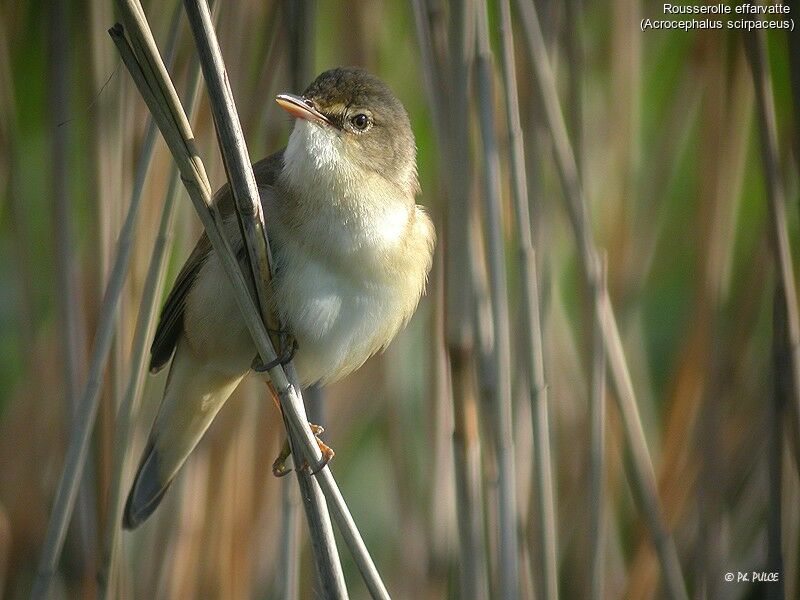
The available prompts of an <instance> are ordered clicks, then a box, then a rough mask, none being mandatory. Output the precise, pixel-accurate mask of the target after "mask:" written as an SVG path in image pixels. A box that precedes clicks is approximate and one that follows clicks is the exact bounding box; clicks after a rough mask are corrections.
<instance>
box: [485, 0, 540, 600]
mask: <svg viewBox="0 0 800 600" xmlns="http://www.w3.org/2000/svg"><path fill="white" fill-rule="evenodd" d="M475 8H476V13H475V14H476V23H475V24H476V31H477V46H476V57H475V74H476V81H475V85H476V88H477V93H478V121H479V123H480V132H481V142H482V147H483V184H484V190H483V199H484V218H485V222H484V234H485V236H486V261H487V266H488V271H489V286H490V297H491V304H492V324H493V329H494V345H493V347H492V362H493V369H494V372H495V375H496V379H495V381H494V384H495V397H494V402H495V404H494V406H492V409H493V411H494V414H493V415H492V418H493V420H494V423H493V425H494V428H495V431H496V433H495V443H496V452H497V455H496V460H497V474H498V506H497V511H498V512H497V521H498V527H499V548H498V556H499V575H500V597H501V598H505V599H508V600H513V599H515V598H518V596H519V548H518V539H517V494H516V481H517V478H516V466H515V458H514V438H513V426H512V421H513V412H514V411H513V405H512V400H511V341H510V338H511V335H510V330H509V322H508V284H507V282H506V261H505V250H504V243H503V230H502V220H503V217H502V196H501V191H500V185H501V174H500V153H499V150H498V147H497V138H496V135H495V129H494V127H495V123H494V98H493V91H494V81H493V77H494V74H493V66H492V50H491V47H490V44H489V25H488V14H487V10H488V9H487V5H486V2H485V0H484V1H481V2H477V3H476V6H475ZM550 516H552V515H550ZM549 526H551V527H552V523H550V524H549Z"/></svg>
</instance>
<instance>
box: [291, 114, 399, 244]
mask: <svg viewBox="0 0 800 600" xmlns="http://www.w3.org/2000/svg"><path fill="white" fill-rule="evenodd" d="M345 136H346V134H342V133H341V132H339V131H337V130H335V129H333V128H330V127H321V126H319V125H316V124H314V123H309V122H308V121H305V120H303V119H298V120H297V121H296V122H295V127H294V130H293V131H292V134H291V135H290V136H289V143H288V144H287V146H286V151H285V152H284V165H285V166H284V169H283V173H282V175H281V178H282V183H283V184H284V185H285V186H286V187H287V188H288V189H289V190H291V194H292V196H294V197H295V198H296V199H297V201H298V208H300V207H301V206H302V207H303V208H304V209H305V210H303V214H302V217H303V218H302V219H301V222H305V223H306V224H307V225H308V226H309V231H308V232H306V233H308V234H309V235H322V236H323V238H325V237H329V238H330V237H333V238H334V239H328V240H324V241H327V242H328V243H331V242H334V243H337V244H341V245H342V246H343V248H342V249H345V248H347V249H352V248H353V247H354V246H365V245H366V246H372V247H373V248H374V247H375V246H379V247H386V246H392V245H395V244H397V243H399V241H400V240H401V239H402V236H403V234H404V232H405V231H406V229H407V227H408V226H409V221H410V219H411V218H412V216H413V214H414V198H413V196H410V195H408V194H406V193H404V192H403V191H402V190H401V189H400V188H398V187H397V186H396V185H394V184H393V183H391V182H390V181H388V180H387V179H385V178H384V177H382V176H381V175H380V174H379V173H376V172H374V171H369V170H366V169H363V168H361V167H360V166H359V165H358V164H357V163H356V162H354V161H352V160H350V159H349V158H348V156H347V152H348V148H347V147H346V146H345V145H346V144H347V143H348V140H347V139H346V137H345ZM298 216H299V215H298ZM326 234H329V235H326ZM320 241H323V240H320ZM331 250H335V248H331Z"/></svg>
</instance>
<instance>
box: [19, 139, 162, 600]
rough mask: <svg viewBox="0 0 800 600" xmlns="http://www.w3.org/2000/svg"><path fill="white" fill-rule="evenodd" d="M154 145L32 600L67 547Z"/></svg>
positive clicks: (110, 289)
mask: <svg viewBox="0 0 800 600" xmlns="http://www.w3.org/2000/svg"><path fill="white" fill-rule="evenodd" d="M154 144H155V134H154V133H153V135H151V136H150V139H149V140H148V141H147V143H145V144H144V145H143V146H142V151H141V153H140V156H139V162H138V166H137V170H138V174H137V182H140V184H139V185H137V186H135V187H134V189H133V191H132V193H131V200H130V204H129V206H128V212H127V215H126V217H125V222H124V224H123V226H122V229H121V231H120V234H119V239H118V240H117V250H116V254H115V257H114V262H113V266H112V268H111V273H110V276H109V279H108V284H107V286H106V291H105V294H104V296H103V303H102V305H101V308H100V317H99V321H98V326H97V332H96V334H95V337H94V342H93V346H92V355H91V359H90V362H89V372H88V376H87V379H86V385H85V387H84V389H83V392H82V394H81V397H80V400H79V401H78V403H77V405H76V409H75V414H74V417H73V423H72V427H71V432H70V441H69V446H68V448H67V456H66V459H65V462H64V470H63V472H62V475H61V479H60V481H59V485H58V490H57V492H56V498H55V502H54V505H53V510H52V513H51V516H50V522H49V523H48V528H47V534H46V537H45V542H44V546H43V548H42V555H41V558H40V563H39V568H38V571H37V574H36V580H35V582H34V586H33V592H32V598H34V599H38V598H46V597H47V596H48V595H49V590H50V586H51V584H52V579H53V576H54V575H55V571H56V566H57V564H58V559H59V557H60V555H61V550H62V549H63V546H64V538H65V536H66V531H67V526H68V525H69V521H70V517H71V515H72V511H73V509H74V507H75V499H76V495H77V492H78V486H79V484H80V481H81V479H82V477H83V473H84V471H85V467H86V459H87V453H88V449H89V442H90V440H91V434H92V430H93V429H94V424H95V419H96V417H97V409H98V405H99V400H100V390H101V387H102V385H103V373H104V371H105V365H106V362H107V360H108V355H109V351H110V349H111V342H112V340H113V338H114V326H115V322H116V314H117V310H118V308H119V300H120V296H121V293H122V288H123V285H124V283H125V278H126V276H127V273H128V268H129V266H130V258H131V252H132V249H133V237H134V233H135V228H136V221H137V216H138V213H139V207H140V206H141V200H142V189H143V184H144V180H145V178H146V175H147V171H148V170H149V167H150V163H151V160H152V157H153V147H154Z"/></svg>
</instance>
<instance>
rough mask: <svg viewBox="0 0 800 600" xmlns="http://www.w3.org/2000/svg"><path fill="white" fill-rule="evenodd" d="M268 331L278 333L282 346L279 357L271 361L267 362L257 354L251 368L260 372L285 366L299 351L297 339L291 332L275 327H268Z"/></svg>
mask: <svg viewBox="0 0 800 600" xmlns="http://www.w3.org/2000/svg"><path fill="white" fill-rule="evenodd" d="M267 331H269V332H270V333H274V334H277V335H278V339H279V340H280V348H278V357H277V358H275V360H271V361H269V362H268V363H267V364H264V363H263V362H261V356H259V355H258V354H256V357H255V358H254V359H253V362H252V364H251V365H250V368H251V369H253V371H256V372H258V373H264V372H265V371H269V370H270V369H274V368H275V367H277V366H278V365H281V366H282V367H285V366H286V365H288V364H289V363H290V362H291V361H292V359H293V358H294V355H295V353H296V352H297V339H296V338H295V337H294V336H293V335H292V334H291V333H289V332H288V331H281V330H274V329H268V330H267Z"/></svg>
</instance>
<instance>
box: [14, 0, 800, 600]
mask: <svg viewBox="0 0 800 600" xmlns="http://www.w3.org/2000/svg"><path fill="white" fill-rule="evenodd" d="M220 4H221V5H220V7H219V11H218V13H219V14H218V15H217V17H216V18H217V23H218V35H219V38H220V43H221V45H222V51H223V55H224V57H225V61H226V64H227V68H228V73H229V77H230V82H231V86H232V88H233V92H234V95H235V98H236V101H237V106H238V109H239V114H240V117H241V119H242V123H243V126H244V131H245V134H246V137H247V142H248V146H249V150H250V154H251V156H252V157H253V158H254V159H257V158H261V157H262V156H265V155H266V154H268V153H271V152H273V151H275V150H277V149H278V148H279V147H281V146H282V145H283V144H284V143H285V141H286V138H287V135H288V132H289V129H290V126H291V122H290V119H289V118H287V117H286V116H285V115H284V114H283V113H282V112H281V111H279V110H278V107H277V106H276V105H275V103H274V101H273V97H274V95H275V94H276V93H277V92H280V91H292V92H298V93H299V92H300V91H302V88H303V87H305V85H307V83H309V82H310V80H311V79H312V78H313V77H314V76H315V75H316V74H317V73H318V72H320V71H322V70H324V69H326V68H329V67H333V66H336V65H360V66H363V67H365V68H367V69H369V70H371V71H372V72H374V73H376V74H378V75H379V76H380V77H381V78H383V79H384V80H386V81H387V82H388V83H389V84H390V86H391V87H392V88H393V89H394V90H395V92H396V93H397V95H398V96H399V97H400V98H401V100H402V101H403V102H404V104H405V105H406V107H407V108H408V111H409V113H410V115H411V120H412V124H413V127H414V131H415V134H416V138H417V144H418V148H419V170H420V179H421V183H422V189H423V195H422V198H421V200H420V201H421V202H422V203H423V204H425V205H426V206H427V207H428V208H429V210H430V212H431V214H432V215H433V217H434V219H435V221H436V223H437V230H438V232H439V244H438V248H437V253H438V254H437V260H436V264H435V267H434V271H433V273H432V276H431V281H430V286H429V291H428V294H427V296H426V297H425V298H424V299H423V301H422V303H421V305H420V308H419V310H418V312H417V314H416V316H415V317H414V319H413V321H412V322H411V324H410V325H409V327H408V328H407V329H406V330H405V331H404V332H403V333H402V334H401V335H400V336H399V337H398V338H397V339H396V340H395V341H394V342H393V344H392V345H391V346H390V348H389V349H388V350H387V351H386V352H385V353H384V354H383V355H381V356H379V357H376V358H374V359H372V360H370V361H369V362H368V363H367V364H366V365H365V366H364V367H363V368H362V369H361V370H360V371H359V372H357V373H356V374H354V375H352V376H350V377H348V378H347V379H346V380H344V381H342V382H340V383H338V384H336V385H333V386H330V387H329V388H327V389H325V390H324V399H323V400H322V402H321V403H320V404H319V406H317V407H315V408H314V409H313V410H315V411H318V412H317V413H316V414H320V413H321V419H318V420H322V422H323V424H324V425H325V428H326V433H325V439H326V441H328V442H330V443H331V445H332V446H333V447H334V448H335V449H336V458H335V459H334V462H333V463H332V468H333V470H334V472H335V473H336V476H337V479H338V481H339V483H340V485H341V487H342V491H343V494H344V496H345V498H346V499H347V501H348V504H349V506H350V509H351V511H352V513H353V515H354V517H355V520H356V522H357V523H358V526H359V528H360V530H361V532H362V534H363V536H364V538H365V541H366V544H367V547H368V548H369V549H370V551H371V553H372V555H373V558H374V559H375V561H376V563H377V566H378V569H379V571H380V572H381V574H382V576H383V578H384V580H385V581H386V583H387V586H388V589H389V591H390V593H391V594H392V597H394V598H402V599H405V598H414V599H416V598H475V599H482V598H489V597H493V598H540V599H541V598H545V599H547V600H551V599H554V598H557V597H561V598H631V599H640V598H662V597H675V598H683V597H687V595H690V596H691V597H692V598H783V597H786V598H796V597H798V594H800V587H798V572H799V568H800V509H799V508H798V507H799V506H800V487H798V468H797V467H798V460H797V458H798V449H800V443H798V440H799V439H800V420H799V419H798V394H799V393H800V390H798V382H800V361H798V352H797V349H798V339H799V338H800V325H799V324H798V318H797V308H798V307H797V298H796V293H795V290H794V286H795V283H794V276H793V273H794V268H793V264H795V263H796V261H793V256H794V255H796V254H797V251H796V249H797V247H798V235H797V232H798V216H799V215H798V205H797V200H796V199H797V195H798V176H797V174H798V156H800V154H799V153H798V148H797V141H798V131H800V129H799V128H800V118H798V116H797V115H798V112H797V110H798V108H797V104H796V103H797V102H798V101H800V100H798V96H797V94H798V92H800V63H798V62H797V61H798V56H800V54H798V52H797V49H798V40H797V39H796V38H792V39H791V40H788V39H787V37H786V35H785V34H784V33H783V32H770V33H769V34H767V35H765V36H761V35H756V34H749V36H748V37H747V38H746V39H745V36H743V35H742V34H741V33H738V32H733V31H691V32H688V33H687V32H684V31H680V30H677V31H648V32H646V33H642V32H641V31H640V29H639V19H640V18H642V17H653V18H660V17H661V5H656V4H652V3H639V2H636V1H635V0H598V1H594V2H582V1H581V0H567V1H566V2H555V1H551V0H537V1H536V2H532V1H531V0H516V1H513V2H509V0H492V1H488V2H487V1H485V0H463V1H462V0H450V1H447V0H414V1H412V2H408V3H407V2H390V1H386V0H378V1H366V0H346V1H345V0H343V1H341V2H314V1H313V0H283V1H279V2H277V1H275V2H254V1H240V2H224V3H220ZM174 10H175V6H174V3H172V2H168V3H160V2H148V3H146V5H145V11H146V14H147V16H148V19H149V21H150V23H151V26H152V28H153V30H154V33H155V35H156V39H157V41H158V44H159V47H160V48H161V51H162V53H163V54H164V55H165V56H166V55H167V48H168V47H169V46H170V41H169V39H170V38H171V37H174V35H177V38H176V39H175V52H174V62H173V65H174V66H173V67H172V68H171V73H172V77H173V78H174V79H175V81H176V85H177V88H178V90H179V93H181V95H182V98H187V96H188V93H189V92H186V93H185V92H184V91H183V90H191V89H192V88H193V87H194V86H193V84H192V73H194V72H196V66H195V65H194V63H193V56H194V54H195V49H194V44H193V42H192V40H191V36H190V35H189V33H188V30H187V25H186V22H185V17H184V16H183V15H181V17H180V21H179V26H178V29H177V30H176V34H172V33H171V25H170V24H171V23H172V22H173V14H175V13H174ZM115 20H116V17H115V13H114V9H113V3H112V2H109V1H107V0H97V1H94V0H90V1H89V2H67V1H66V0H53V1H52V2H49V3H40V2H25V1H20V2H14V3H12V2H4V3H2V5H0V277H2V282H3V285H2V286H1V287H0V324H1V326H2V336H0V353H1V354H0V355H1V356H2V358H3V360H2V361H0V390H2V393H0V596H2V597H4V598H10V599H16V598H25V597H27V596H28V594H29V593H30V590H31V587H32V585H33V581H34V578H35V576H36V571H37V564H38V562H39V558H40V556H41V552H42V546H43V544H44V538H45V532H46V528H47V523H48V519H49V516H50V511H51V508H52V503H53V498H54V495H55V489H56V486H57V485H58V481H59V477H60V474H61V471H62V468H63V464H64V456H65V450H66V446H67V442H68V439H69V435H70V429H71V421H72V416H73V414H75V410H76V406H77V405H78V403H79V400H80V398H81V397H82V395H84V393H85V390H86V388H87V381H89V383H91V381H92V378H91V377H89V374H90V371H89V369H90V364H91V363H90V361H91V353H92V351H93V350H96V348H97V343H98V342H97V338H96V336H97V331H98V326H99V324H100V323H102V322H103V318H104V317H103V312H102V310H101V309H102V305H103V296H104V293H105V290H106V288H107V286H108V285H109V281H110V280H111V278H112V277H111V276H112V269H113V265H114V264H115V261H117V260H118V259H117V257H118V249H117V239H118V238H119V236H120V231H121V230H122V229H123V223H124V222H125V219H126V216H128V214H129V206H130V205H131V203H132V198H134V199H135V198H136V197H137V196H138V193H137V192H136V190H137V189H138V187H139V186H138V184H137V183H136V182H137V177H139V178H140V180H141V181H143V187H142V189H141V205H140V206H141V210H139V211H138V213H134V215H133V217H132V219H131V220H130V221H129V222H130V224H131V225H132V229H130V232H131V234H132V237H131V244H130V252H131V255H130V267H129V269H128V270H127V276H126V278H125V279H124V286H123V287H122V289H121V295H120V300H119V307H118V312H117V313H116V315H115V316H114V315H113V313H112V316H114V318H113V321H112V322H113V325H114V327H113V338H109V342H110V353H109V358H108V362H107V365H105V366H104V368H103V369H102V371H101V373H100V375H101V377H100V378H99V379H96V381H97V382H98V383H102V385H101V387H100V388H99V390H98V391H99V393H100V396H99V398H100V405H99V411H98V416H97V423H96V426H95V429H94V434H93V437H92V440H91V446H90V449H89V462H88V468H87V470H86V473H85V475H84V477H83V479H82V480H81V482H80V489H79V492H78V501H77V505H76V509H75V513H74V516H73V518H72V520H71V525H70V528H69V531H68V534H67V538H66V544H65V548H64V552H63V555H62V557H61V559H60V561H59V563H58V564H59V566H58V571H57V574H56V580H55V586H54V594H53V595H54V597H58V598H93V597H96V596H97V595H99V594H101V592H102V591H103V589H104V586H105V581H107V579H106V577H108V573H109V571H108V570H107V566H108V561H109V560H111V561H112V563H111V564H112V571H111V572H112V573H113V577H112V578H111V580H110V581H111V583H110V584H109V585H110V587H109V594H108V597H114V598H116V597H118V598H200V597H204V598H234V599H237V598H312V597H325V596H324V594H323V593H322V592H321V591H320V590H318V589H315V575H314V565H313V562H312V556H311V552H310V549H309V546H308V536H307V529H306V525H305V523H304V522H303V521H302V519H303V515H302V511H297V509H295V510H294V513H295V514H296V516H295V517H292V518H291V519H290V520H287V517H286V514H287V512H286V510H287V506H288V507H291V506H293V505H296V503H297V501H298V500H297V496H296V495H295V494H293V490H294V489H295V488H296V485H297V484H296V482H295V480H294V479H293V478H290V477H289V478H285V479H281V480H278V479H275V478H273V477H272V475H271V473H270V466H271V463H272V460H273V458H274V457H275V455H276V453H277V451H278V448H279V445H280V442H281V440H282V427H281V421H280V418H279V415H278V413H277V411H276V410H275V408H274V406H273V404H272V402H270V401H268V396H267V394H266V390H265V388H264V387H263V384H261V383H260V382H259V381H257V380H256V379H255V378H253V379H247V380H245V382H244V383H243V385H242V386H240V389H239V390H238V392H237V393H236V394H235V396H234V397H233V398H232V399H231V400H230V401H229V402H228V404H227V406H226V408H225V409H224V410H223V411H222V412H221V413H220V415H219V417H218V418H217V419H216V421H215V423H214V425H213V426H212V428H211V429H210V430H209V432H208V434H207V435H206V437H205V439H204V441H203V443H202V444H201V445H200V447H199V448H198V449H197V450H196V451H195V452H194V454H193V456H192V458H191V459H190V460H189V462H188V463H187V465H186V467H185V468H184V470H183V472H182V474H181V475H180V476H179V478H178V480H177V482H176V485H174V486H173V489H172V491H171V492H170V493H169V494H168V496H167V497H166V499H165V501H164V505H163V507H162V508H160V509H159V510H158V511H157V512H156V513H155V515H154V517H153V518H152V519H151V520H150V521H148V522H147V523H146V524H145V525H144V526H143V527H142V528H141V529H139V530H137V531H136V532H135V533H124V534H122V535H121V546H120V547H119V551H118V552H115V553H113V554H112V555H111V558H110V559H109V554H108V548H109V539H112V538H111V536H110V533H111V531H110V530H109V524H108V521H107V519H108V515H109V513H110V512H111V510H112V509H111V508H110V498H113V492H111V491H110V490H114V489H116V486H118V484H119V482H118V481H116V480H115V477H118V475H119V473H118V472H115V468H114V463H115V461H116V460H118V458H115V452H120V448H121V444H122V442H121V440H124V439H126V433H125V432H127V430H128V428H129V426H130V427H131V430H132V432H133V436H132V438H131V443H132V449H131V450H130V452H131V455H132V456H133V457H134V458H133V461H131V460H127V462H128V463H131V462H134V461H135V460H136V458H135V457H138V455H139V452H140V449H141V447H142V444H143V442H144V439H143V438H144V435H146V431H147V429H148V428H149V425H150V422H151V419H152V418H153V416H154V413H155V410H156V408H157V404H158V402H159V401H160V398H161V390H162V388H163V385H164V375H162V374H160V375H158V376H155V377H150V376H147V377H146V378H144V377H141V375H143V374H140V371H141V368H140V367H139V366H137V365H138V363H139V361H140V357H138V356H137V352H136V349H137V342H136V339H137V331H139V332H140V333H139V336H143V335H145V334H146V333H147V330H148V326H147V325H148V320H149V319H148V315H149V314H150V312H152V310H153V309H154V308H155V309H157V308H159V307H160V304H161V301H162V296H163V292H164V289H165V288H164V286H166V288H168V287H169V285H170V284H171V281H172V279H173V278H174V276H175V274H176V273H177V270H178V269H179V268H180V266H181V264H182V263H183V260H184V259H185V257H186V256H187V255H188V252H189V251H190V249H191V247H192V246H193V244H194V241H195V239H196V237H197V236H198V234H199V232H200V224H199V221H198V219H197V218H196V216H195V213H194V211H193V209H192V207H191V206H190V203H189V202H188V198H187V197H186V195H185V193H184V192H183V190H182V189H181V188H180V186H177V188H176V189H178V190H179V193H178V195H177V198H176V200H175V202H176V203H175V214H174V220H173V219H170V217H169V212H167V213H166V216H162V210H163V208H164V205H165V197H167V196H168V195H169V190H170V189H171V188H175V187H176V185H175V182H174V181H173V182H172V185H171V183H170V179H171V171H172V160H171V157H170V155H169V152H168V151H167V150H166V148H165V146H164V143H163V141H162V140H161V139H160V137H156V138H155V139H156V141H155V148H154V153H153V156H152V160H151V161H150V160H149V159H148V152H147V147H148V133H147V127H148V125H147V123H148V113H147V110H146V108H145V106H144V104H143V102H142V101H141V98H140V96H139V94H138V92H137V91H136V89H135V87H134V85H133V83H132V81H131V79H130V76H129V75H128V73H127V72H126V71H125V69H124V67H123V66H122V65H121V63H120V60H119V58H118V54H117V52H116V51H115V48H114V45H113V44H112V42H111V40H110V39H109V37H108V35H107V33H106V29H107V28H108V27H110V26H111V25H112V24H113V23H114V22H115ZM790 48H791V49H792V50H793V51H792V52H790ZM754 82H755V85H754ZM185 104H186V105H187V107H188V106H189V105H190V103H188V102H186V101H185ZM193 126H194V130H195V132H196V134H197V139H198V144H199V148H200V150H201V153H202V155H203V159H204V161H205V164H206V166H207V167H208V168H209V175H210V178H211V181H212V184H213V186H214V187H215V188H216V187H218V186H219V185H221V184H222V183H223V181H224V176H225V175H224V169H223V168H222V165H221V161H220V159H219V151H218V149H217V146H216V139H215V135H214V130H213V125H212V120H211V115H210V112H209V108H208V104H207V99H206V97H205V93H204V88H203V87H202V84H201V87H200V94H199V104H198V107H197V111H196V115H195V117H194V123H193ZM147 167H149V169H147V171H146V178H144V172H143V170H144V169H145V168H147ZM137 169H138V170H139V171H138V172H139V173H140V174H139V175H137ZM266 218H269V215H266ZM160 223H161V225H160ZM154 244H156V245H157V246H156V248H158V247H160V246H159V244H160V245H161V246H163V248H164V249H166V255H165V258H164V260H163V262H164V266H165V273H164V275H165V277H161V279H162V281H161V282H160V283H159V277H158V275H159V268H158V266H159V260H157V259H158V255H157V254H156V259H155V260H154V261H153V264H154V267H153V269H152V270H150V273H151V275H150V276H148V272H149V269H150V267H149V265H150V264H151V256H153V248H154ZM123 262H124V261H123ZM123 266H124V265H123ZM123 272H124V271H123ZM148 293H150V294H154V297H155V304H153V303H152V302H148V301H147V295H148ZM143 296H144V298H145V300H144V303H143ZM140 313H141V314H140ZM137 323H138V324H137ZM145 339H146V343H147V344H148V345H149V343H150V338H149V336H147V337H146V338H145ZM140 342H141V340H140ZM619 342H621V344H620V343H619ZM139 346H141V343H139ZM87 377H88V379H87ZM140 383H142V384H143V386H142V389H141V402H140V403H139V401H138V398H139V396H140V393H139V392H140V390H139V388H138V387H137V386H139V384H140ZM131 385H133V387H132V388H131V387H130V386H131ZM131 401H133V404H131ZM131 407H132V408H133V410H129V408H131ZM129 414H130V417H128V415H129ZM128 419H131V420H130V421H129V420H128ZM132 466H133V465H132V464H128V466H127V469H128V470H127V471H126V473H125V475H124V476H123V477H122V485H123V486H124V488H126V489H127V486H128V484H129V481H130V472H129V471H130V469H131V468H132ZM298 519H299V520H298ZM297 536H299V538H297ZM295 539H297V540H298V541H299V544H295V543H294V542H292V540H295ZM339 546H340V551H341V555H342V560H343V566H344V569H345V576H346V579H347V582H348V587H349V590H350V595H351V597H352V598H364V597H367V592H366V590H365V588H364V586H363V584H362V583H361V581H360V577H359V575H358V572H357V570H356V568H355V566H354V563H353V562H352V560H351V559H350V557H349V555H348V553H347V550H346V549H345V548H344V545H343V544H341V543H340V544H339ZM754 570H755V571H778V572H779V574H780V583H778V584H758V583H754V584H742V583H740V584H735V583H734V584H728V583H725V581H724V579H723V576H724V574H725V573H726V572H734V573H735V572H736V571H746V572H747V571H754ZM98 573H99V574H100V577H99V579H98ZM98 581H99V583H98Z"/></svg>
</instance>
